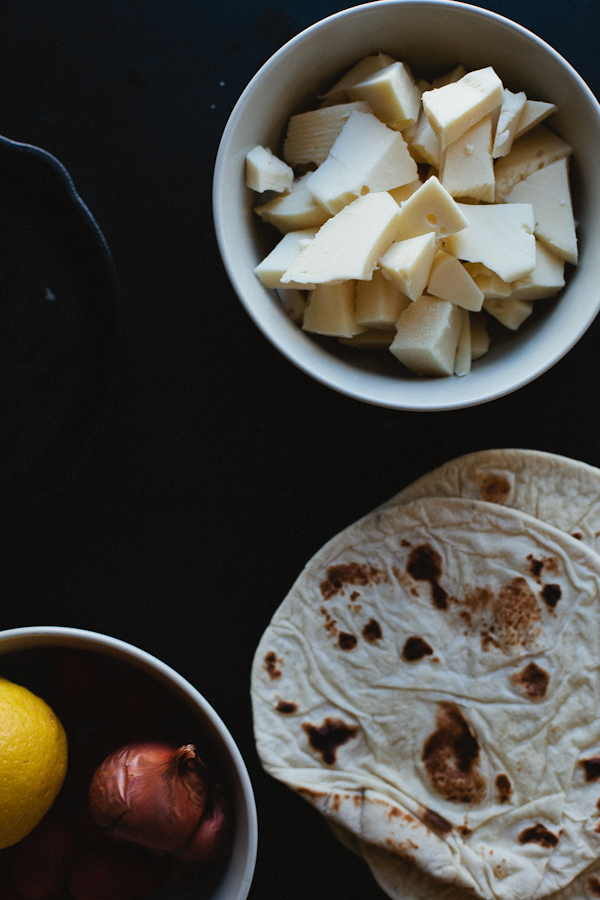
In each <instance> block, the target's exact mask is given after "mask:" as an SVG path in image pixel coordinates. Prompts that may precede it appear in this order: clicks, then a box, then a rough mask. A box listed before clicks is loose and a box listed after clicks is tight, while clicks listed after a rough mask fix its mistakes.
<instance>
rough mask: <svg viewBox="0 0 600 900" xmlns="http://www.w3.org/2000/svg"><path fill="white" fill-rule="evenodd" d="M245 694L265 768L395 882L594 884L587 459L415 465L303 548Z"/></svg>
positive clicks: (597, 618)
mask: <svg viewBox="0 0 600 900" xmlns="http://www.w3.org/2000/svg"><path fill="white" fill-rule="evenodd" d="M252 699H253V710H254V724H255V734H256V742H257V748H258V752H259V754H260V757H261V759H262V762H263V765H264V767H265V769H266V770H267V771H268V772H269V773H270V774H272V775H273V776H274V777H275V778H278V779H279V780H281V781H283V782H285V783H286V784H288V785H289V786H290V787H291V788H293V789H294V790H296V791H298V792H299V793H300V794H301V795H302V796H304V797H305V798H306V799H307V800H309V801H310V802H311V803H313V804H314V805H315V806H316V807H317V809H319V810H320V811H321V812H322V813H323V814H324V815H325V816H326V817H327V819H328V821H329V823H330V824H331V825H332V827H333V829H334V831H335V832H336V834H337V835H338V837H340V839H341V840H343V841H344V842H345V843H346V844H347V845H348V846H349V847H351V849H353V850H355V851H356V852H357V853H360V854H361V855H362V856H363V857H364V858H365V860H366V861H367V863H368V864H369V866H370V867H371V869H372V871H373V874H374V875H375V878H376V879H377V881H378V882H379V884H380V885H381V887H382V888H383V889H384V891H386V892H387V893H388V894H389V895H390V896H391V897H395V898H399V900H400V898H402V900H426V898H427V900H430V898H432V897H434V896H440V897H443V898H444V900H469V898H473V896H474V895H475V896H479V897H483V898H486V900H488V898H489V900H492V898H499V900H536V898H539V897H544V896H546V895H549V894H553V893H555V892H557V891H558V892H559V894H558V895H557V897H559V898H560V900H576V898H592V897H596V898H597V897H599V896H600V714H599V713H600V469H596V468H594V467H592V466H589V465H586V464H584V463H580V462H575V461H572V460H569V459H565V458H562V457H558V456H553V455H551V454H548V453H538V452H534V451H526V450H496V451H485V452H480V453H474V454H471V455H469V456H465V457H462V458H460V459H457V460H454V461H453V462H450V463H448V464H447V465H444V466H442V467H441V468H439V469H437V470H436V471H434V472H432V473H430V474H429V475H426V476H424V477H423V478H421V479H419V480H418V481H417V482H416V483H414V484H413V485H411V486H410V487H408V488H407V489H405V490H404V491H402V492H401V493H400V494H398V495H397V496H395V497H394V498H393V499H392V500H390V501H389V502H388V503H386V504H384V505H383V506H382V507H379V509H377V510H375V511H374V512H373V513H370V514H369V515H367V516H365V517H364V518H363V519H361V520H360V521H359V522H357V523H355V524H354V525H352V526H350V527H349V528H347V529H346V530H345V531H343V532H342V533H341V534H339V535H338V536H337V537H335V538H334V539H333V540H331V541H330V542H329V543H328V544H326V546H325V547H323V549H322V550H320V551H319V552H318V553H317V554H316V555H315V556H314V557H313V559H312V560H310V562H309V563H308V565H307V566H306V568H305V569H304V571H303V572H302V574H301V575H300V577H299V578H298V580H297V581H296V583H295V584H294V586H293V588H292V590H291V591H290V593H289V594H288V596H287V597H286V599H285V600H284V601H283V603H282V605H281V606H280V608H279V609H278V610H277V612H276V614H275V616H274V617H273V619H272V621H271V623H270V625H269V627H268V628H267V630H266V632H265V634H264V636H263V638H262V640H261V642H260V645H259V647H258V650H257V653H256V657H255V660H254V666H253V672H252Z"/></svg>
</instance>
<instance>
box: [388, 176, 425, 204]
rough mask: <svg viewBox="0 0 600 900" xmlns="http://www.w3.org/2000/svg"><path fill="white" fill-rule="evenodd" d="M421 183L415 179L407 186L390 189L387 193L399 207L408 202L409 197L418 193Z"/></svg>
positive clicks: (418, 179)
mask: <svg viewBox="0 0 600 900" xmlns="http://www.w3.org/2000/svg"><path fill="white" fill-rule="evenodd" d="M422 184H423V182H422V181H421V179H420V178H416V179H415V180H414V181H410V182H409V183H408V184H402V185H400V187H397V188H392V189H391V191H388V194H390V195H391V196H392V197H393V198H394V200H395V201H396V203H397V204H398V206H401V205H402V204H403V203H404V201H405V200H408V198H409V197H412V195H413V194H414V193H415V191H418V190H419V188H420V187H421V185H422Z"/></svg>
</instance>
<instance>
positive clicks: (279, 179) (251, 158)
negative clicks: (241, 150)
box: [246, 146, 294, 193]
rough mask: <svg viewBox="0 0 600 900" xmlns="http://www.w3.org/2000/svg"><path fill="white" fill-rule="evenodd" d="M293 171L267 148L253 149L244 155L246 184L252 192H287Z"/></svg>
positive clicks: (292, 178)
mask: <svg viewBox="0 0 600 900" xmlns="http://www.w3.org/2000/svg"><path fill="white" fill-rule="evenodd" d="M293 181H294V170H293V169H291V168H290V166H288V165H287V164H286V163H284V161H283V160H282V159H278V158H277V157H276V156H275V155H274V154H273V153H271V151H270V150H269V148H268V147H261V146H257V147H253V148H252V150H250V151H249V152H248V153H247V154H246V184H247V185H248V187H249V188H252V190H253V191H258V192H259V193H262V192H263V191H277V193H281V192H282V191H289V190H291V188H292V183H293Z"/></svg>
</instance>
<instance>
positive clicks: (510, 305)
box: [483, 297, 533, 331]
mask: <svg viewBox="0 0 600 900" xmlns="http://www.w3.org/2000/svg"><path fill="white" fill-rule="evenodd" d="M483 308H484V309H485V310H487V312H489V313H490V315H492V316H494V318H495V319H498V321H499V322H502V324H503V325H504V326H505V328H509V329H510V330H511V331H516V330H517V329H518V328H520V327H521V325H522V324H523V322H524V321H525V319H527V318H528V317H529V316H530V315H531V313H532V311H533V302H532V301H531V300H521V299H520V298H519V297H503V298H498V299H497V300H484V301H483Z"/></svg>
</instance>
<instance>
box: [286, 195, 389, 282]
mask: <svg viewBox="0 0 600 900" xmlns="http://www.w3.org/2000/svg"><path fill="white" fill-rule="evenodd" d="M398 214H399V210H398V204H397V203H396V202H395V200H393V198H392V197H390V195H389V194H388V193H387V192H383V191H382V192H379V193H376V194H365V196H364V197H359V198H358V200H355V201H354V202H353V203H350V204H349V205H348V206H345V207H344V209H342V211H341V212H339V213H338V214H337V216H333V218H331V219H328V220H327V222H325V224H324V225H322V226H321V228H320V229H319V231H318V232H317V235H316V237H315V238H314V240H312V241H311V242H310V243H309V244H308V245H307V246H306V247H305V248H304V249H303V250H301V251H300V253H299V254H298V256H297V257H296V259H295V260H294V261H293V262H292V263H291V265H290V266H289V268H288V270H287V271H286V272H285V273H284V274H283V275H282V277H281V281H282V286H283V287H285V285H286V284H287V283H291V282H297V283H300V284H306V283H309V282H312V283H314V284H323V283H327V282H334V281H347V280H348V279H357V278H358V279H363V280H369V279H370V278H371V277H372V275H373V269H374V268H375V265H376V263H377V260H378V259H379V257H380V256H381V255H382V253H383V252H384V251H385V250H386V249H387V247H389V245H390V244H391V243H392V241H393V239H394V235H395V233H396V220H397V218H398Z"/></svg>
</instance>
